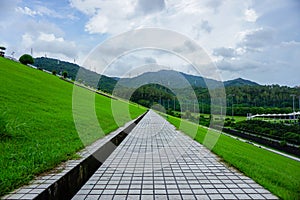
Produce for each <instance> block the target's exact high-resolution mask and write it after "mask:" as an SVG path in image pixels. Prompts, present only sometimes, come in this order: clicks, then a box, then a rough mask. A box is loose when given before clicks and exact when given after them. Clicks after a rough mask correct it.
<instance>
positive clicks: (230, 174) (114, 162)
mask: <svg viewBox="0 0 300 200" xmlns="http://www.w3.org/2000/svg"><path fill="white" fill-rule="evenodd" d="M73 199H277V197H276V196H274V195H272V194H271V193H270V192H269V191H267V190H266V189H264V188H262V187H261V186H260V185H258V184H257V183H255V182H254V181H253V180H251V179H250V178H248V177H246V176H244V175H242V174H241V173H239V172H236V171H235V170H232V169H228V168H227V167H226V166H225V165H224V164H222V163H220V162H219V161H218V157H217V156H216V155H214V154H213V153H211V152H210V151H209V150H207V149H206V148H205V147H203V146H202V145H201V144H199V143H197V142H195V141H193V140H192V139H191V138H189V137H187V136H185V135H184V134H182V133H180V132H179V131H176V130H175V128H174V126H172V125H171V124H169V123H168V122H167V121H166V120H165V119H163V118H162V117H161V116H159V115H158V114H156V113H155V112H153V111H150V112H148V114H147V115H146V116H145V117H144V118H143V119H142V120H141V121H140V123H139V124H138V125H137V126H136V127H135V128H134V129H133V130H132V132H131V133H130V134H129V135H128V136H127V137H126V138H125V140H124V141H123V142H122V143H121V144H120V146H118V148H117V149H116V150H115V151H114V152H113V153H112V154H111V155H110V157H109V158H108V159H107V160H106V161H105V162H104V163H103V165H102V166H101V167H100V168H99V169H98V170H97V171H96V173H95V174H94V175H93V176H92V177H91V178H90V179H89V181H88V182H87V183H86V184H85V185H84V186H83V187H82V188H81V190H80V191H79V192H78V193H77V194H76V195H75V196H74V198H73Z"/></svg>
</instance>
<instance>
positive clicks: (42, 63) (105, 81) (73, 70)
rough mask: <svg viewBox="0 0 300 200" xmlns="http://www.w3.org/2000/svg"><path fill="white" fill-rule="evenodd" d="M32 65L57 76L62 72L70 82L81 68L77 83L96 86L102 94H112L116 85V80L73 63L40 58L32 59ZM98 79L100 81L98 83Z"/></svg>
mask: <svg viewBox="0 0 300 200" xmlns="http://www.w3.org/2000/svg"><path fill="white" fill-rule="evenodd" d="M34 65H35V66H36V67H38V68H39V69H44V70H47V71H50V72H53V71H55V72H56V73H57V74H60V75H61V74H62V73H63V72H64V71H66V72H67V74H68V75H67V77H69V78H71V79H72V80H75V79H76V76H77V72H78V70H79V68H81V70H82V71H81V72H82V73H81V75H82V76H81V80H78V81H82V82H84V83H85V84H87V85H90V86H94V87H95V86H97V88H99V89H100V90H102V91H104V92H108V93H112V91H113V89H114V87H115V84H116V82H117V81H116V80H115V79H113V78H110V77H107V76H104V75H101V78H100V75H99V74H97V73H96V72H93V71H90V70H87V69H85V68H83V67H80V66H79V65H77V64H74V63H69V62H65V61H60V60H57V59H53V58H45V57H41V58H35V59H34ZM99 78H100V81H99Z"/></svg>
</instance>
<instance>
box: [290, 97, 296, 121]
mask: <svg viewBox="0 0 300 200" xmlns="http://www.w3.org/2000/svg"><path fill="white" fill-rule="evenodd" d="M295 96H296V95H295V94H291V97H293V115H294V118H293V119H295Z"/></svg>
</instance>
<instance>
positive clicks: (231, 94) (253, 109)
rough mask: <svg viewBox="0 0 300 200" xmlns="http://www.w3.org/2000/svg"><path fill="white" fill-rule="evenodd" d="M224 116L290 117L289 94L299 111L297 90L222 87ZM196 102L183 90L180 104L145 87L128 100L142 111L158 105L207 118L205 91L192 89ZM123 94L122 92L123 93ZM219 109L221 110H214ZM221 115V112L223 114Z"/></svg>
mask: <svg viewBox="0 0 300 200" xmlns="http://www.w3.org/2000/svg"><path fill="white" fill-rule="evenodd" d="M225 90H226V105H227V106H226V113H227V115H231V114H232V110H233V114H234V115H241V116H245V115H247V113H252V114H263V113H271V114H272V113H290V112H292V111H293V110H292V106H293V99H292V97H291V95H292V94H295V95H296V99H295V109H296V110H299V105H298V98H297V97H298V96H300V88H290V87H287V86H279V85H272V86H247V85H246V86H230V87H226V88H225ZM194 91H195V93H196V96H197V99H198V102H197V104H196V105H195V102H194V101H192V100H191V99H192V96H191V95H190V94H189V93H187V92H186V91H185V90H184V89H182V90H181V91H180V92H178V93H179V94H180V95H181V97H182V98H183V99H184V100H183V101H182V102H181V104H182V105H179V102H178V100H177V98H176V97H175V95H174V94H173V93H172V92H171V91H170V90H168V89H166V88H165V87H163V86H159V85H154V84H149V85H144V86H142V87H140V88H138V89H137V90H136V91H135V92H134V93H133V95H132V97H131V100H132V101H134V102H137V103H140V104H142V105H144V106H146V107H151V105H152V104H153V103H159V104H161V105H162V106H164V107H165V109H166V110H168V109H172V110H174V104H175V111H180V110H181V108H182V107H184V110H189V111H191V112H193V110H194V108H195V106H198V110H199V112H200V113H206V114H209V113H210V111H211V106H210V103H211V101H210V95H209V91H208V89H207V88H200V87H197V88H194ZM125 92H126V91H125ZM218 109H221V108H218ZM223 109H224V108H223ZM223 112H225V109H224V111H223Z"/></svg>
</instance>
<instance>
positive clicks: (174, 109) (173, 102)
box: [173, 96, 175, 112]
mask: <svg viewBox="0 0 300 200" xmlns="http://www.w3.org/2000/svg"><path fill="white" fill-rule="evenodd" d="M173 103H174V112H175V96H174V97H173Z"/></svg>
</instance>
